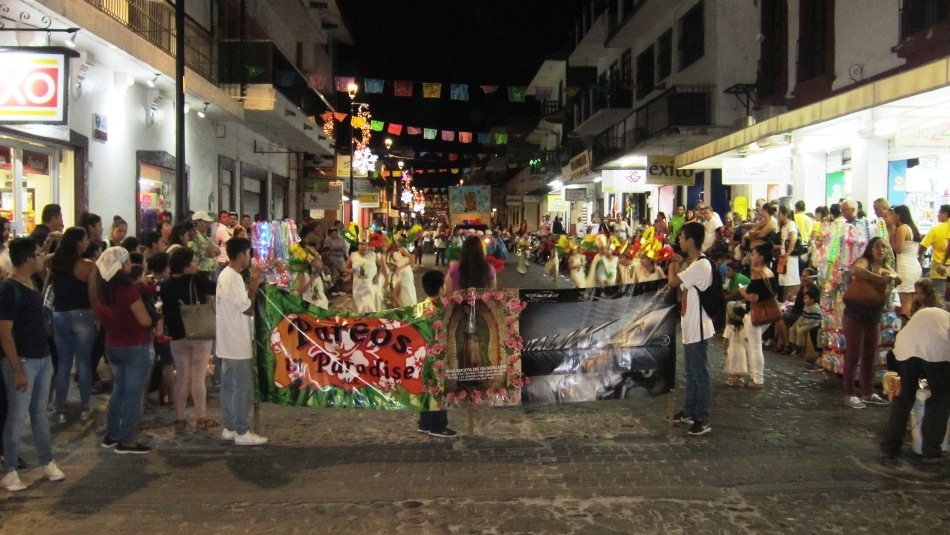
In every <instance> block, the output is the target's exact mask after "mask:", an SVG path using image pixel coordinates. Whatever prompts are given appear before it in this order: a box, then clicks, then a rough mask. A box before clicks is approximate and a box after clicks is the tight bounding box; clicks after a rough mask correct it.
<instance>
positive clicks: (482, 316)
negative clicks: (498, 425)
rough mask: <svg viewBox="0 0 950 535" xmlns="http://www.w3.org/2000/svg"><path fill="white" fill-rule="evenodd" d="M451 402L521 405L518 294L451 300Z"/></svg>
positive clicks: (471, 293)
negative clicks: (468, 401)
mask: <svg viewBox="0 0 950 535" xmlns="http://www.w3.org/2000/svg"><path fill="white" fill-rule="evenodd" d="M446 301H447V302H446V304H445V311H444V314H443V318H444V320H443V325H444V327H445V331H446V340H445V380H444V385H443V391H444V393H445V396H446V402H447V403H449V404H452V403H453V402H456V401H464V400H465V399H466V398H468V399H470V400H471V401H472V402H474V403H476V404H479V403H481V402H482V401H484V402H486V403H489V404H492V405H497V404H502V405H504V404H509V403H518V402H520V389H521V387H522V385H523V377H522V374H521V358H520V350H521V336H520V334H519V328H518V312H520V311H521V309H522V307H523V303H522V302H521V301H519V300H518V293H517V290H476V289H474V288H470V289H468V290H463V291H460V292H456V293H455V294H453V295H452V296H451V297H450V298H448V299H447V300H446Z"/></svg>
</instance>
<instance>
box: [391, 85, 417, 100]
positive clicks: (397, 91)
mask: <svg viewBox="0 0 950 535" xmlns="http://www.w3.org/2000/svg"><path fill="white" fill-rule="evenodd" d="M393 94H394V95H396V96H397V97H411V96H412V82H393Z"/></svg>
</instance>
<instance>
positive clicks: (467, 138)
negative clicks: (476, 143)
mask: <svg viewBox="0 0 950 535" xmlns="http://www.w3.org/2000/svg"><path fill="white" fill-rule="evenodd" d="M459 141H461V142H462V143H471V142H472V133H471V132H459Z"/></svg>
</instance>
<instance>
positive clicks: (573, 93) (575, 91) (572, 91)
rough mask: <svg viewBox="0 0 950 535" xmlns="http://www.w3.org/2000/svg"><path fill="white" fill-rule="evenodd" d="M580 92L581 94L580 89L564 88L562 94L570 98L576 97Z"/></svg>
mask: <svg viewBox="0 0 950 535" xmlns="http://www.w3.org/2000/svg"><path fill="white" fill-rule="evenodd" d="M580 92H581V88H579V87H565V88H564V94H565V95H567V96H569V97H571V98H574V97H576V96H577V94H578V93H580Z"/></svg>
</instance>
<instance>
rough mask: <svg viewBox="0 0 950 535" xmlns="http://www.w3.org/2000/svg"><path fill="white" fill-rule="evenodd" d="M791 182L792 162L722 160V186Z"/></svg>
mask: <svg viewBox="0 0 950 535" xmlns="http://www.w3.org/2000/svg"><path fill="white" fill-rule="evenodd" d="M791 180H792V160H791V159H789V158H783V159H781V160H777V161H774V162H762V161H755V160H753V159H751V158H723V159H722V183H723V185H736V184H788V183H789V182H791Z"/></svg>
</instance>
